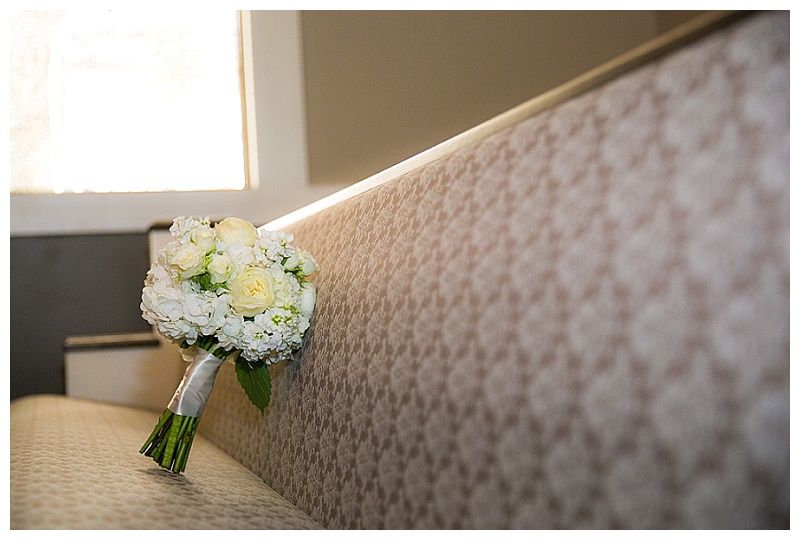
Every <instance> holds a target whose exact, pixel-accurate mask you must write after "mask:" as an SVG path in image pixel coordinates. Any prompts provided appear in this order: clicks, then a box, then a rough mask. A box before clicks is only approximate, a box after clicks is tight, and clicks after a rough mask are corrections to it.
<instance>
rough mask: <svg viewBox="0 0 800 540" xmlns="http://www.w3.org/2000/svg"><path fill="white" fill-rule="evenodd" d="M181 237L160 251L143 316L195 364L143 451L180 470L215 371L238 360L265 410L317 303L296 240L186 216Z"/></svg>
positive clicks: (177, 225) (312, 267) (179, 225)
mask: <svg viewBox="0 0 800 540" xmlns="http://www.w3.org/2000/svg"><path fill="white" fill-rule="evenodd" d="M170 233H172V236H173V240H172V241H171V242H170V243H169V244H167V245H166V246H165V247H164V248H163V249H162V250H161V251H160V252H159V254H158V260H157V261H156V262H155V263H154V264H153V266H152V267H151V268H150V270H149V271H148V273H147V278H146V279H145V282H144V289H143V290H142V303H141V308H142V316H143V317H144V318H145V320H147V321H148V322H149V323H150V324H152V325H153V326H155V327H156V328H157V329H158V332H159V333H160V334H162V335H163V336H164V337H166V338H167V339H169V340H170V341H172V342H173V343H176V344H178V345H179V346H180V347H181V353H182V355H183V357H184V360H186V361H187V362H190V364H189V367H188V368H187V369H186V374H185V375H184V377H183V380H182V381H181V383H180V385H179V386H178V389H177V390H176V391H175V395H174V396H173V397H172V400H171V401H170V403H169V405H168V406H167V408H166V410H165V411H164V413H163V414H162V416H161V417H160V418H159V420H158V423H157V424H156V427H155V429H153V432H152V433H151V434H150V437H149V438H148V439H147V441H146V442H145V443H144V445H143V446H142V448H141V450H140V452H141V453H142V454H145V455H146V456H150V457H152V458H153V459H154V460H155V461H156V462H157V463H158V464H159V465H161V466H162V467H164V468H166V469H170V470H171V471H173V472H177V473H179V472H182V471H183V470H184V469H185V468H186V460H187V459H188V457H189V450H190V449H191V447H192V441H193V440H194V435H195V431H196V430H197V425H198V423H199V421H200V416H201V414H202V412H203V408H204V407H205V403H206V400H207V399H208V396H209V394H210V393H211V389H212V387H213V384H214V379H215V378H216V375H217V370H218V369H219V367H220V366H221V365H222V363H223V362H224V361H225V360H226V359H227V360H230V361H235V369H236V376H237V379H238V380H239V383H240V384H241V385H242V388H243V389H244V391H245V393H246V394H247V396H248V397H249V398H250V401H251V402H252V403H253V404H254V405H255V406H256V407H257V408H258V409H259V410H260V411H261V413H262V414H263V413H264V409H265V408H266V406H267V405H268V404H269V399H270V390H271V381H270V376H269V370H268V369H267V366H268V365H269V364H275V363H277V362H281V361H283V360H289V359H291V356H292V353H294V352H295V351H296V350H297V349H299V348H300V345H301V342H302V338H303V334H304V333H305V331H306V329H307V328H308V325H309V320H310V318H311V314H312V312H313V310H314V304H315V302H316V289H315V288H314V284H313V283H311V282H310V281H308V279H307V278H308V276H310V275H311V274H312V273H314V272H315V271H316V270H317V265H316V262H315V261H314V259H313V258H312V257H311V256H310V255H309V254H308V253H305V252H304V251H302V250H300V249H298V248H296V247H293V246H291V245H290V244H289V242H291V241H292V235H291V234H287V233H283V232H273V231H265V230H258V229H256V228H255V227H254V226H253V225H252V224H251V223H249V222H247V221H244V220H241V219H238V218H227V219H224V220H222V221H221V222H219V223H218V224H216V225H215V226H212V225H211V223H210V222H209V221H208V218H205V219H196V218H185V217H178V218H176V219H175V220H174V222H173V224H172V226H171V227H170Z"/></svg>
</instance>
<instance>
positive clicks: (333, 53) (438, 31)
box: [301, 11, 692, 184]
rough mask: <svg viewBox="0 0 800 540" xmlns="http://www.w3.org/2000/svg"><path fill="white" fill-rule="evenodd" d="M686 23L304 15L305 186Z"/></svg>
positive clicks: (379, 160)
mask: <svg viewBox="0 0 800 540" xmlns="http://www.w3.org/2000/svg"><path fill="white" fill-rule="evenodd" d="M691 15H692V12H662V11H659V12H656V11H594V12H592V11H505V12H504V11H478V12H470V11H446V12H436V11H422V12H420V11H401V12H397V11H366V12H363V11H332V12H330V11H323V12H319V11H304V12H302V15H301V21H302V40H303V63H304V78H305V93H306V115H307V129H308V132H307V137H308V151H309V175H310V182H311V183H312V184H325V183H331V182H337V183H341V182H345V183H350V182H355V181H358V180H362V179H364V178H366V177H368V176H370V175H372V174H374V173H377V172H379V171H381V170H383V169H385V168H387V167H389V166H391V165H394V164H395V163H398V162H400V161H402V160H404V159H406V158H408V157H411V156H413V155H415V154H417V153H419V152H421V151H423V150H425V149H427V148H429V147H431V146H433V145H435V144H437V143H439V142H442V141H444V140H446V139H448V138H450V137H452V136H454V135H457V134H458V133H460V132H462V131H465V130H466V129H469V128H471V127H473V126H475V125H477V124H479V123H481V122H482V121H484V120H487V119H489V118H491V117H493V116H496V115H497V114H500V113H501V112H504V111H506V110H508V109H510V108H512V107H514V106H516V105H519V104H520V103H522V102H524V101H527V100H528V99H530V98H533V97H535V96H537V95H539V94H541V93H543V92H545V91H547V90H550V89H552V88H554V87H556V86H558V85H559V84H562V83H564V82H566V81H568V80H570V79H571V78H573V77H576V76H578V75H580V74H581V73H583V72H585V71H587V70H588V69H590V68H592V67H595V66H597V65H599V64H601V63H603V62H605V61H607V60H610V59H611V58H613V57H615V56H617V55H619V54H621V53H623V52H625V51H627V50H629V49H631V48H632V47H634V46H636V45H639V44H641V43H643V42H644V41H647V40H648V39H651V38H652V37H654V36H656V35H657V34H658V33H661V32H663V31H666V30H668V29H670V28H672V27H674V26H675V25H677V24H679V23H680V22H683V21H684V20H686V19H687V18H689V17H690V16H691Z"/></svg>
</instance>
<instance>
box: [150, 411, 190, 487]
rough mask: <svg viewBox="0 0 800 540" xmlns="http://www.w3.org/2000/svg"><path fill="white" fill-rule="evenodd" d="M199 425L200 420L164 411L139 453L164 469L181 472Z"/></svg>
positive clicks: (184, 467) (184, 466)
mask: <svg viewBox="0 0 800 540" xmlns="http://www.w3.org/2000/svg"><path fill="white" fill-rule="evenodd" d="M199 423H200V418H195V417H191V416H182V415H179V414H175V413H173V412H172V411H170V410H169V409H166V410H165V411H164V414H162V415H161V418H159V421H158V423H157V424H156V427H155V428H154V429H153V432H152V433H151V434H150V437H148V439H147V441H146V442H145V443H144V445H142V448H141V449H140V450H139V452H140V453H142V454H144V455H146V456H148V457H151V458H153V460H154V461H155V462H156V463H158V464H159V465H160V466H161V467H163V468H165V469H169V470H171V471H172V472H175V473H180V472H183V471H184V470H185V469H186V461H187V460H188V458H189V450H191V448H192V443H193V442H194V436H195V433H196V432H197V425H198V424H199Z"/></svg>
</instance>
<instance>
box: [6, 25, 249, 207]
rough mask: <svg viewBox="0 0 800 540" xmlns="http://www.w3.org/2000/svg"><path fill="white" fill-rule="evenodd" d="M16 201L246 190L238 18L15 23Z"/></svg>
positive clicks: (13, 134)
mask: <svg viewBox="0 0 800 540" xmlns="http://www.w3.org/2000/svg"><path fill="white" fill-rule="evenodd" d="M10 30H11V31H10V37H11V43H10V45H11V58H10V62H11V95H10V97H11V118H10V120H11V133H10V137H11V192H12V193H20V194H21V193H82V192H93V193H110V192H143V191H202V190H223V189H244V188H245V187H246V186H247V173H246V170H247V166H246V151H247V148H246V144H245V135H244V133H245V125H244V100H243V83H242V67H241V66H242V46H241V19H240V16H239V12H237V11H225V12H220V11H209V10H205V9H201V10H189V11H182V12H169V11H117V10H105V11H18V12H14V13H12V14H11V25H10Z"/></svg>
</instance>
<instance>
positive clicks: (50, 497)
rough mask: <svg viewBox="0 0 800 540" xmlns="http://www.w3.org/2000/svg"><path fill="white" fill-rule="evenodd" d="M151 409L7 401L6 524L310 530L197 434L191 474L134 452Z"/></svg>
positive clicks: (151, 419)
mask: <svg viewBox="0 0 800 540" xmlns="http://www.w3.org/2000/svg"><path fill="white" fill-rule="evenodd" d="M157 419H158V415H157V414H155V415H154V414H153V413H152V412H151V411H144V410H137V409H131V408H127V407H122V406H119V405H109V404H102V403H98V402H91V401H85V400H79V399H76V398H66V397H64V396H35V397H26V398H21V399H18V400H15V401H14V402H13V403H12V404H11V439H10V441H11V446H10V451H11V465H10V471H11V474H10V488H11V489H10V494H11V496H10V502H11V511H10V517H11V528H12V529H314V528H319V525H317V524H316V523H315V522H314V521H313V520H312V519H311V518H309V517H308V516H307V515H306V514H305V513H303V512H301V511H300V510H298V509H297V508H296V507H294V506H293V505H291V504H289V503H288V502H286V500H284V499H283V498H282V497H281V496H280V495H278V494H277V493H275V492H274V491H273V490H271V489H270V488H269V487H268V486H266V485H265V484H264V482H263V481H262V480H260V479H259V478H258V477H256V476H255V475H254V474H252V473H251V472H249V471H247V470H246V469H245V468H244V467H242V466H241V465H240V464H238V463H236V462H235V461H234V460H233V459H232V458H231V457H230V456H228V455H226V454H225V453H224V452H222V451H221V450H219V449H218V448H215V447H214V446H213V445H211V444H209V443H208V441H205V440H203V438H202V437H198V438H197V439H195V442H194V445H193V446H192V454H191V459H190V462H191V464H192V465H191V467H192V471H191V474H190V475H183V476H182V475H177V474H173V473H171V472H166V471H164V470H162V469H160V468H159V467H158V465H156V464H155V462H153V460H152V459H150V458H148V457H145V456H143V455H141V454H139V453H138V451H137V450H138V449H139V447H140V446H141V444H142V443H143V442H144V439H145V438H147V435H149V433H150V431H151V430H152V429H153V426H154V425H155V422H156V420H157Z"/></svg>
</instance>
